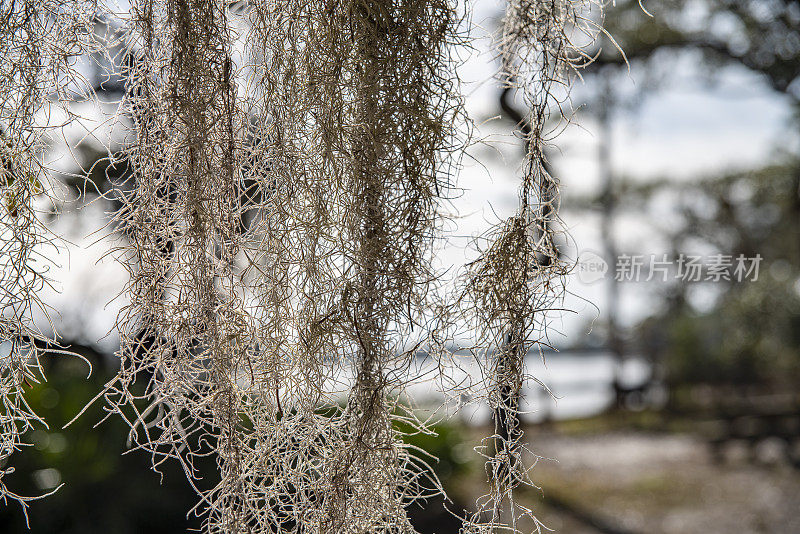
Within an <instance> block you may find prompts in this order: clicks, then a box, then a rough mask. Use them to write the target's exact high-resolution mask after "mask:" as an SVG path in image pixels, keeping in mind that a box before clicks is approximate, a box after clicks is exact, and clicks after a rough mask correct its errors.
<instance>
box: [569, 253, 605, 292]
mask: <svg viewBox="0 0 800 534" xmlns="http://www.w3.org/2000/svg"><path fill="white" fill-rule="evenodd" d="M575 268H576V270H577V271H578V279H579V280H580V281H581V282H583V283H584V284H591V283H593V282H597V281H598V280H602V279H603V278H605V277H606V273H607V272H608V263H607V262H606V260H604V259H603V258H602V257H601V256H600V255H599V254H597V253H595V252H592V251H591V250H584V251H583V252H581V253H580V255H579V256H578V261H577V264H576V266H575Z"/></svg>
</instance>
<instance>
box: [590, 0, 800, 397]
mask: <svg viewBox="0 0 800 534" xmlns="http://www.w3.org/2000/svg"><path fill="white" fill-rule="evenodd" d="M644 7H645V8H646V9H647V10H648V11H649V12H650V13H652V15H653V17H647V16H645V15H643V14H642V13H641V11H640V9H639V2H638V1H636V0H632V1H626V2H618V3H617V5H616V7H615V8H613V9H611V10H610V11H609V16H608V17H607V24H606V27H607V29H608V30H609V32H610V34H611V35H613V36H614V38H615V40H616V41H617V42H618V43H619V45H620V46H621V47H622V49H623V50H625V53H626V56H627V59H628V60H629V61H630V63H631V67H632V68H636V69H637V72H642V71H643V72H645V73H646V77H647V83H645V84H643V86H644V87H645V89H644V91H647V90H648V89H652V88H657V87H658V86H659V84H660V82H661V81H662V78H665V77H667V76H668V75H669V73H670V71H671V69H672V68H673V67H674V66H675V63H676V61H677V60H678V58H681V57H686V55H687V54H689V55H692V57H694V58H695V59H696V61H695V63H698V64H702V65H705V68H703V69H698V70H701V71H702V72H703V73H705V79H704V80H703V81H704V82H706V83H710V84H713V83H715V82H716V81H717V76H716V75H717V73H719V72H721V71H722V70H723V69H724V68H727V67H738V68H744V69H747V70H748V71H750V72H752V73H754V74H755V75H757V76H758V77H760V78H761V79H763V81H764V82H765V84H766V85H767V86H768V87H769V88H771V89H772V90H773V91H774V92H775V94H776V96H777V97H779V98H784V99H786V100H787V101H788V103H789V105H790V106H791V107H792V108H793V109H794V120H793V122H792V124H791V129H792V130H793V131H790V132H787V136H786V137H787V142H786V143H785V144H784V145H782V146H776V147H775V150H774V152H775V155H774V159H773V160H772V161H765V162H764V166H763V168H756V169H751V170H741V171H730V172H726V173H724V174H722V175H704V176H698V177H696V178H695V179H693V180H676V179H675V178H674V177H671V176H665V177H663V179H659V180H654V181H653V180H651V181H646V182H644V181H643V180H641V179H639V180H636V179H633V178H635V177H627V178H624V177H619V178H616V179H615V180H614V183H613V186H609V187H607V188H606V189H605V190H604V191H602V192H601V194H600V195H599V197H597V198H596V199H595V200H594V205H595V207H599V208H600V209H601V210H606V211H607V212H610V211H611V209H613V207H616V206H624V209H625V210H629V211H634V212H636V211H638V212H641V213H642V214H646V213H647V210H648V209H649V208H650V207H651V206H652V205H653V203H655V202H658V200H659V199H660V200H661V201H662V202H663V201H665V199H667V200H666V201H667V202H671V203H672V208H673V211H674V213H675V215H676V217H675V219H674V220H670V223H669V224H668V225H661V226H659V227H658V231H659V232H660V233H661V234H662V235H661V237H662V238H664V239H665V240H666V241H667V242H668V243H669V244H670V250H669V251H668V252H670V253H671V256H672V257H673V258H677V257H678V256H679V255H680V254H681V253H694V252H697V251H698V250H704V251H713V252H712V253H718V254H725V255H731V256H733V258H736V257H737V256H738V255H739V254H743V255H744V256H746V257H755V256H756V255H757V254H760V255H761V257H762V258H763V262H762V263H761V265H760V274H759V277H758V280H757V281H755V282H744V283H742V282H736V281H735V280H733V281H725V280H723V281H721V283H714V284H708V283H705V284H704V283H696V282H679V281H674V282H673V283H671V284H667V285H665V287H664V289H663V290H662V291H661V299H662V303H661V304H662V305H661V306H657V305H656V306H654V307H653V308H654V309H657V310H659V311H658V312H657V313H656V314H655V315H653V316H651V317H649V318H648V319H647V320H645V321H643V322H642V323H640V324H639V325H638V326H637V327H636V328H635V329H634V331H633V332H629V333H628V335H627V337H629V339H628V343H630V344H631V345H633V346H636V347H638V348H640V349H642V350H643V352H644V353H645V354H647V355H648V356H649V357H651V358H652V359H653V360H654V361H655V362H660V363H661V364H663V365H664V366H665V371H666V377H665V378H666V382H667V385H668V387H669V389H670V390H671V391H672V392H673V393H676V392H678V390H681V389H682V388H684V386H689V387H691V386H694V385H697V384H701V383H702V384H711V385H715V386H734V387H737V388H741V387H747V389H748V390H750V391H754V392H761V393H763V392H766V391H774V390H775V389H778V390H783V391H787V390H788V391H797V384H800V228H799V227H798V224H797V223H798V220H800V218H799V217H798V215H800V154H798V153H797V147H795V146H793V145H792V140H793V139H796V134H797V132H800V81H799V79H800V3H797V2H795V1H791V0H702V1H687V0H666V1H662V2H647V3H646V4H645V5H644ZM614 52H615V50H614V47H613V46H610V44H608V43H607V44H606V46H605V47H604V51H603V53H602V54H601V56H600V59H599V60H598V62H597V63H596V64H595V65H594V66H593V67H594V73H595V74H599V75H603V76H609V75H611V76H621V75H624V72H625V68H626V67H625V65H624V60H623V59H622V58H621V57H619V56H618V55H617V54H615V53H614ZM604 98H605V97H604ZM616 104H622V103H616ZM743 135H746V132H743ZM620 178H621V179H620ZM699 294H703V295H704V296H705V297H706V298H705V299H697V298H692V297H693V296H697V295H699ZM709 296H712V297H713V298H711V300H712V302H713V304H712V305H711V306H710V307H709V306H708V305H707V302H708V300H709ZM699 300H703V301H704V303H703V305H699V304H698V301H699ZM611 335H612V336H613V334H611Z"/></svg>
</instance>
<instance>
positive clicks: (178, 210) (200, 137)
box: [0, 0, 592, 534]
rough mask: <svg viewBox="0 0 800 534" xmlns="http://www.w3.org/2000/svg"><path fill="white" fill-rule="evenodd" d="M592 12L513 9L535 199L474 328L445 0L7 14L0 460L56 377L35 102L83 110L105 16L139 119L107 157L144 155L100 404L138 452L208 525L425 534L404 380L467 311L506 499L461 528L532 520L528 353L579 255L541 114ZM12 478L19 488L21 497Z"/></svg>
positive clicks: (493, 496)
mask: <svg viewBox="0 0 800 534" xmlns="http://www.w3.org/2000/svg"><path fill="white" fill-rule="evenodd" d="M588 4H589V2H588V0H587V1H586V2H584V1H578V0H555V1H546V2H545V1H543V0H512V2H511V3H510V4H509V7H508V12H507V16H506V20H505V27H504V33H503V38H502V40H501V43H500V52H501V56H502V58H503V62H504V63H503V64H504V73H503V79H504V80H505V81H506V82H507V83H509V84H511V85H513V86H514V87H519V88H522V89H523V90H524V94H525V101H526V103H527V104H528V105H529V107H530V108H531V114H530V115H529V117H528V118H527V125H528V130H526V131H527V132H528V133H527V146H528V154H527V158H526V162H525V166H524V170H523V178H522V185H521V188H520V207H519V210H518V212H517V214H516V215H515V216H514V217H512V218H510V219H509V220H508V221H505V222H504V223H503V224H502V225H500V227H498V228H497V229H496V230H495V231H494V232H493V234H492V239H491V244H490V246H489V247H488V249H487V250H486V251H485V253H484V254H483V255H482V256H481V258H479V260H478V261H477V262H475V263H474V264H472V265H470V267H469V273H468V276H467V284H466V292H465V296H464V298H461V299H458V302H457V304H459V305H463V307H462V309H461V310H460V311H465V312H466V316H463V315H460V314H453V312H454V311H457V309H456V308H457V307H456V306H453V305H452V303H449V302H439V301H437V300H435V298H434V295H435V294H436V290H437V289H438V288H437V283H438V281H439V279H440V273H438V272H436V271H435V270H434V269H433V267H432V256H433V251H432V248H433V245H434V243H435V242H436V239H437V236H438V235H439V232H440V229H441V226H442V221H443V220H444V219H445V213H444V211H443V209H442V206H443V203H444V202H446V201H447V200H448V197H447V195H448V194H450V191H452V189H453V187H454V183H453V181H454V180H453V178H454V176H453V175H454V172H455V170H457V167H458V163H459V155H460V154H461V152H462V149H463V147H464V140H463V139H462V138H461V137H460V135H459V134H458V129H459V125H460V124H462V123H463V122H465V118H464V116H463V108H462V98H461V96H460V93H459V80H458V76H457V74H456V66H457V59H456V54H457V52H456V48H457V47H458V46H460V45H463V44H464V43H465V37H464V36H463V35H461V34H460V28H461V22H462V20H461V19H462V14H461V12H460V11H459V9H460V8H458V7H457V6H456V4H455V3H454V2H453V1H451V0H327V1H325V2H301V1H299V0H270V1H266V0H254V1H251V2H247V3H239V2H235V3H230V2H227V1H223V0H133V1H132V2H131V6H130V10H129V11H126V12H125V13H116V14H114V13H104V12H102V9H100V8H99V7H98V6H97V5H96V4H93V3H88V2H87V3H84V2H74V3H70V4H68V5H67V4H63V3H62V2H60V1H58V0H47V1H46V2H45V3H44V4H42V3H41V2H36V3H34V2H30V1H23V2H13V3H11V7H10V8H9V9H10V10H9V11H8V13H6V12H5V11H3V13H2V16H3V18H2V24H4V26H3V27H1V28H0V33H1V34H2V35H3V37H4V40H3V41H2V43H0V49H1V50H2V51H3V53H4V58H9V59H10V61H9V60H7V61H6V62H5V63H4V64H3V66H2V67H0V69H2V70H0V73H2V89H3V91H2V94H3V95H5V96H3V97H2V98H4V100H3V101H2V102H1V104H2V107H1V108H0V111H1V112H2V116H0V121H1V122H0V126H2V147H0V149H2V154H0V155H2V165H3V166H2V173H3V174H2V181H0V185H2V187H3V189H2V190H3V210H4V211H3V219H2V232H3V236H2V237H3V241H2V246H3V249H2V253H3V256H2V260H1V261H2V262H3V275H2V276H3V280H2V282H3V287H4V290H5V294H4V295H5V296H4V298H3V301H2V306H3V313H2V315H0V321H2V322H0V333H1V334H2V336H3V339H2V341H3V342H8V343H10V346H11V353H10V354H9V355H8V356H3V357H2V375H0V388H2V390H1V393H2V399H3V402H4V406H5V410H4V412H3V414H2V418H0V425H1V426H2V443H1V445H2V450H0V461H1V462H5V460H6V459H7V457H8V455H9V454H11V452H13V451H14V450H15V449H17V448H18V446H19V443H20V436H21V434H22V433H23V432H25V431H26V430H27V429H28V428H29V427H30V426H31V424H33V423H34V422H40V423H42V421H41V420H39V419H38V417H37V416H36V415H35V414H34V413H33V412H32V411H31V410H30V409H29V407H28V406H27V405H26V404H25V400H24V395H23V388H24V384H25V383H26V382H27V381H33V380H37V379H38V378H41V368H40V367H39V364H38V357H39V355H40V351H41V347H44V346H48V343H49V346H55V345H54V342H55V339H54V338H48V337H47V336H46V335H45V334H43V333H41V332H40V331H39V330H37V329H36V327H35V325H34V323H33V315H34V312H35V309H36V308H38V309H41V310H42V311H45V312H46V305H45V304H44V303H41V302H40V301H39V300H38V296H37V295H38V294H39V292H40V291H41V289H42V287H43V286H44V285H45V284H46V283H47V279H46V278H45V274H46V271H45V269H44V268H43V267H42V265H41V263H40V261H41V260H40V259H39V258H40V255H41V252H40V249H41V246H42V245H43V244H47V243H48V242H49V240H50V239H51V237H49V236H48V235H47V234H46V231H45V230H46V229H45V227H44V226H43V225H42V223H41V222H40V221H39V219H38V218H37V217H38V214H39V211H37V210H39V209H40V208H39V207H37V206H39V205H40V204H41V203H40V200H41V199H42V198H44V197H45V196H46V195H48V194H51V192H52V191H53V187H50V186H49V185H48V183H49V182H48V176H49V171H48V170H47V169H45V168H44V167H43V163H42V155H41V154H42V147H43V143H44V141H43V139H44V137H43V135H44V134H43V131H44V129H45V128H43V127H40V126H37V123H36V115H37V113H39V111H40V109H41V108H43V107H46V106H47V105H60V104H65V107H66V104H68V103H69V102H70V101H74V100H75V98H76V97H75V95H74V94H67V93H66V89H65V87H66V85H64V84H65V83H67V81H68V80H72V81H70V82H69V83H72V84H73V85H75V83H77V85H81V83H80V76H79V74H78V71H76V70H75V69H73V63H71V60H70V58H72V57H77V56H79V55H83V56H87V55H89V54H91V53H96V52H97V51H98V50H99V46H100V45H99V43H98V42H95V40H94V39H93V38H90V34H91V33H92V32H91V31H90V28H91V27H92V24H93V23H95V22H97V21H98V20H101V19H102V20H106V19H107V20H109V21H111V20H113V21H115V22H114V24H116V29H115V30H114V31H113V32H112V33H113V35H114V37H113V38H114V40H115V42H114V46H115V50H117V51H118V52H119V56H118V57H115V58H108V59H109V60H114V61H118V62H119V63H121V72H119V73H118V74H119V75H120V76H121V77H122V78H123V79H124V80H125V94H124V96H123V98H122V102H121V104H120V109H119V113H118V116H119V118H120V120H121V121H122V122H123V123H124V125H125V126H126V127H127V128H128V138H127V139H126V142H125V143H124V146H125V148H124V150H123V151H122V152H121V153H119V154H116V155H114V156H110V157H109V159H110V163H111V164H115V163H118V162H121V161H117V160H124V162H125V163H126V165H127V166H128V168H129V169H130V170H131V172H130V174H129V175H126V177H125V179H124V180H123V181H122V182H119V183H115V184H113V185H114V188H113V190H112V193H110V194H111V195H113V196H114V198H115V200H116V201H117V202H118V203H119V204H120V205H121V206H122V208H121V209H119V210H118V211H117V212H116V214H115V216H114V220H113V223H112V225H111V228H113V230H114V233H113V234H112V235H113V236H114V238H115V239H117V243H118V246H117V247H116V248H115V250H114V252H115V253H116V255H117V256H118V258H119V259H120V261H121V262H122V263H123V265H125V266H126V268H127V270H128V273H129V282H128V284H127V286H126V288H125V291H124V295H125V298H126V300H127V302H128V304H127V306H126V307H125V308H124V309H123V310H122V312H121V313H120V315H119V317H118V318H117V329H118V331H119V334H120V349H119V352H118V357H119V360H120V370H119V373H118V375H117V376H116V377H115V379H114V380H112V381H110V382H109V383H108V384H106V387H105V389H104V390H103V391H102V392H100V394H99V395H98V396H97V399H101V398H102V400H103V401H104V402H105V404H106V409H107V411H108V414H109V416H111V415H113V414H116V415H117V416H120V417H122V418H123V419H124V420H125V421H126V422H127V424H128V425H129V427H130V431H129V436H128V441H129V445H130V446H131V447H132V448H134V449H141V450H143V451H146V452H147V453H149V454H150V455H151V457H152V462H153V467H154V469H156V470H159V468H160V466H161V465H162V464H163V463H164V462H167V461H175V462H178V463H180V465H181V466H182V467H183V470H184V472H185V474H186V477H187V479H188V481H189V483H190V484H191V485H192V487H193V488H194V489H195V490H196V492H197V494H198V504H197V506H196V507H195V509H194V510H193V511H194V512H195V513H196V514H198V515H199V516H202V517H203V518H204V530H205V531H207V532H213V533H216V532H219V533H235V532H284V531H288V532H316V533H329V532H334V533H354V534H355V533H365V532H370V533H377V532H387V533H388V532H392V533H395V532H413V528H412V526H411V524H410V522H409V520H408V518H407V515H406V508H407V507H408V506H409V505H410V504H411V503H414V502H416V501H419V500H421V499H425V498H428V497H431V496H435V495H437V494H440V493H442V488H441V486H440V484H439V482H438V480H437V479H436V476H435V474H434V473H433V471H432V470H431V468H430V466H429V465H428V462H427V461H426V458H425V455H424V452H423V453H420V451H416V450H414V449H412V448H411V447H409V446H408V445H406V444H405V442H404V440H403V435H402V434H401V432H400V431H399V430H398V428H403V429H405V432H412V433H429V432H432V431H431V430H430V429H429V428H428V427H427V426H426V424H425V422H424V421H420V420H418V419H417V413H416V412H415V411H414V409H413V406H412V405H411V403H410V401H409V395H408V393H407V386H408V385H409V384H411V383H412V382H414V381H416V380H419V379H421V377H419V376H418V375H417V373H418V371H417V366H416V365H415V359H414V358H415V354H416V353H417V352H418V351H419V350H420V349H422V348H424V347H427V350H428V351H429V354H431V355H432V356H442V357H444V356H452V355H448V354H447V350H444V349H443V347H444V346H445V345H446V342H447V341H448V340H447V339H442V336H443V335H444V333H445V332H447V331H448V329H449V328H450V327H452V326H453V325H454V324H456V323H458V322H459V321H461V320H462V319H463V318H464V317H466V318H467V319H468V322H470V321H471V322H470V324H471V325H473V326H474V327H475V331H476V332H477V336H478V339H477V344H476V349H475V350H476V353H477V361H480V362H483V361H486V360H488V361H490V362H491V364H490V366H489V367H488V371H489V372H488V373H486V375H485V383H484V384H483V386H484V387H483V389H484V390H486V391H488V392H489V393H488V394H487V398H488V399H489V402H490V404H491V406H492V408H493V410H494V413H495V435H494V436H493V437H491V438H489V441H490V442H491V444H490V445H491V447H490V449H491V450H488V448H487V450H482V451H483V453H484V454H485V456H487V458H488V462H487V474H488V478H489V482H490V486H491V490H490V493H489V494H488V495H487V496H486V497H485V498H484V499H482V500H481V501H480V503H479V504H480V505H481V510H480V511H479V512H478V513H476V514H475V515H474V516H472V517H470V518H467V519H466V520H465V531H466V532H472V531H486V532H488V531H497V530H498V529H503V528H505V529H510V530H513V531H516V530H518V529H519V527H518V520H519V518H520V517H521V516H524V515H528V516H529V517H530V518H531V519H532V520H533V521H534V525H535V527H536V528H537V529H538V526H539V523H538V522H537V521H536V520H535V518H534V517H533V514H532V512H531V511H530V510H526V509H522V508H521V507H519V506H517V505H515V504H514V501H513V490H514V489H515V488H516V487H517V486H518V485H519V484H521V483H522V484H529V483H530V479H529V477H528V475H527V468H526V467H525V466H524V464H523V458H522V450H523V445H522V442H521V432H520V429H519V421H518V417H517V414H518V409H519V396H520V391H521V388H522V386H523V383H524V382H525V380H527V376H526V374H525V370H524V365H523V363H524V362H523V358H524V355H525V354H526V353H527V352H528V351H529V350H530V349H531V348H532V347H533V346H535V345H536V344H540V345H541V344H543V343H545V342H546V337H545V330H544V329H545V326H546V324H545V323H546V312H547V310H548V309H549V308H551V307H552V305H553V303H554V301H555V299H557V298H558V295H559V292H560V290H561V289H560V288H561V286H560V281H559V278H560V277H561V276H562V275H563V274H564V273H565V269H566V268H565V266H564V264H563V262H562V261H561V260H560V258H559V256H558V253H557V250H556V245H555V243H556V239H555V237H554V236H555V233H556V231H557V227H556V224H557V207H558V194H557V190H558V183H557V180H556V179H555V178H554V177H553V176H552V175H551V174H550V173H549V172H548V170H547V166H546V161H545V156H544V150H545V146H546V143H547V142H548V135H549V133H548V132H549V129H548V126H547V125H546V121H547V119H548V118H549V117H551V116H561V115H560V107H561V104H562V103H563V102H564V101H565V100H564V98H565V96H566V95H565V94H564V90H563V88H564V87H568V85H569V82H570V80H571V79H572V72H573V71H574V70H575V69H577V68H579V66H580V65H581V63H582V62H584V61H586V59H587V58H586V57H585V55H583V53H582V51H581V48H580V47H579V46H577V45H573V44H572V41H571V38H572V37H573V35H574V34H575V33H576V32H577V33H580V32H584V33H588V34H590V36H591V34H592V23H591V22H588V19H586V20H585V19H583V18H582V17H583V16H584V15H586V8H587V6H588ZM3 10H6V7H5V5H4V7H3ZM105 44H108V43H105ZM112 63H113V61H112ZM84 93H85V94H84V97H85V98H88V97H91V96H92V95H91V90H89V91H88V92H87V91H84ZM87 94H88V96H86V95H87ZM84 97H82V98H84ZM67 115H68V116H70V117H71V116H72V115H71V114H69V113H67ZM48 127H49V126H48ZM109 152H110V151H109ZM434 325H435V326H434ZM439 363H440V366H439V367H438V368H437V369H436V370H437V371H438V373H439V375H438V376H439V377H440V378H443V377H444V375H445V374H446V373H447V372H449V369H448V367H447V366H446V365H445V363H444V359H442V360H441V361H440V362H439ZM209 455H212V456H213V457H214V458H215V459H216V462H217V468H218V469H217V473H216V477H215V478H213V479H208V478H206V479H204V478H201V476H200V473H199V472H198V471H197V470H196V468H195V463H196V461H197V460H198V459H199V458H201V457H205V456H209ZM4 465H5V464H4ZM3 469H5V471H0V496H1V497H3V498H5V497H12V498H17V499H20V500H21V501H22V502H23V503H24V501H25V498H23V497H18V496H16V495H15V494H13V493H12V492H11V491H10V490H8V489H7V488H6V487H5V485H4V484H3V481H2V476H3V475H4V474H5V473H8V472H10V470H11V468H10V467H4V468H3ZM504 501H505V502H508V503H509V504H508V505H507V507H506V508H503V506H504V505H503V502H504ZM504 510H505V512H504ZM487 518H488V520H487Z"/></svg>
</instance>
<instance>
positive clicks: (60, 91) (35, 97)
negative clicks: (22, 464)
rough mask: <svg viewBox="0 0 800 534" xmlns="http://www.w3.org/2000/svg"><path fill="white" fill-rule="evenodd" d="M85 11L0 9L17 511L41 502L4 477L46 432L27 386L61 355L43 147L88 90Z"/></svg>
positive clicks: (5, 361) (38, 5)
mask: <svg viewBox="0 0 800 534" xmlns="http://www.w3.org/2000/svg"><path fill="white" fill-rule="evenodd" d="M90 14H91V9H90V7H89V5H88V2H71V3H70V4H67V5H64V4H62V2H60V1H58V0H45V1H41V2H40V1H29V0H24V1H15V2H3V3H2V4H0V57H2V58H3V61H2V62H0V191H2V198H0V203H2V206H0V288H2V297H0V343H1V344H2V346H3V353H2V355H0V400H1V401H2V408H0V432H1V434H0V499H2V500H3V501H6V500H7V499H9V498H10V499H13V500H16V501H18V502H19V503H20V504H21V505H22V507H23V511H25V510H26V508H27V504H26V502H27V501H30V500H33V499H35V498H39V497H40V496H23V495H17V494H16V493H14V491H13V490H12V489H10V488H8V487H7V486H6V482H5V480H4V477H5V476H6V475H8V474H10V473H13V472H14V467H13V465H12V464H11V463H10V462H11V459H10V456H11V455H12V454H13V453H14V452H15V451H18V450H20V448H21V447H22V445H23V443H22V435H23V434H24V433H25V432H26V431H28V430H30V429H32V428H33V427H34V426H35V425H42V426H44V427H46V426H47V424H46V422H45V421H43V420H42V419H41V418H40V417H39V416H37V415H36V413H34V411H33V410H32V409H31V407H30V406H29V404H28V403H27V401H26V399H25V390H26V388H28V389H29V388H31V387H33V384H35V383H38V382H40V381H42V380H44V379H45V376H44V373H43V369H42V366H41V365H40V359H41V358H42V356H43V355H44V354H47V353H50V354H58V353H66V351H64V350H63V349H61V348H60V347H59V346H58V344H57V343H56V338H55V335H56V334H55V333H54V332H53V329H52V328H51V329H50V331H48V330H47V329H46V328H42V326H43V324H42V323H45V324H47V323H48V322H49V323H50V326H51V327H52V321H50V313H51V310H50V309H49V308H48V306H47V304H46V303H45V302H43V301H42V299H41V293H42V292H43V291H44V290H45V289H48V288H49V287H50V286H51V283H52V280H51V279H50V278H49V277H48V271H49V270H50V269H51V268H52V267H53V265H52V263H51V261H50V260H49V258H52V257H53V255H54V253H55V252H57V250H58V247H59V246H60V245H59V240H58V237H57V236H54V235H53V234H52V233H50V232H49V230H48V228H47V227H46V226H45V224H44V219H45V218H46V217H48V216H49V215H51V214H52V213H53V211H54V210H55V209H56V206H57V205H58V204H59V203H60V202H59V201H60V200H61V198H60V193H61V192H60V191H59V189H58V187H57V184H56V183H54V182H53V181H52V180H51V178H50V174H49V173H48V172H47V166H46V161H45V160H46V157H45V150H46V146H47V144H48V136H49V135H50V133H51V132H53V131H56V130H58V129H60V128H64V127H65V126H67V125H68V124H69V123H70V122H72V120H73V119H74V117H72V116H70V115H69V114H68V113H64V111H65V108H64V107H63V106H62V104H63V103H64V102H67V101H69V100H72V99H74V98H75V95H84V96H85V93H86V91H87V90H90V88H88V87H87V86H86V85H85V80H84V79H83V78H82V77H81V75H80V73H79V72H78V71H77V69H76V68H75V59H76V58H77V57H79V56H81V55H84V54H89V53H91V52H92V51H93V44H94V43H93V39H92V38H91V37H92V36H91V30H90V28H91V25H90ZM34 319H37V321H36V322H34ZM40 321H41V322H40Z"/></svg>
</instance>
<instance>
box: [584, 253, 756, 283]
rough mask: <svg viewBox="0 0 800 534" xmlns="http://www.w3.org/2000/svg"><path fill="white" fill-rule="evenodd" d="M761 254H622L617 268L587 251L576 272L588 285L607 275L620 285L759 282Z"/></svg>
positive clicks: (617, 258)
mask: <svg viewBox="0 0 800 534" xmlns="http://www.w3.org/2000/svg"><path fill="white" fill-rule="evenodd" d="M761 260H762V258H761V255H760V254H756V255H755V256H753V257H748V256H745V255H744V254H739V255H738V256H733V255H729V254H711V255H708V256H696V255H692V254H679V255H677V256H676V257H670V256H669V255H667V254H661V255H656V254H620V255H619V256H617V257H616V258H615V259H614V269H613V272H612V273H609V265H608V263H607V262H606V261H605V260H604V259H603V257H602V256H600V255H599V254H598V253H596V252H592V251H590V250H585V251H583V252H581V253H580V254H579V255H578V261H577V262H576V266H575V270H576V272H577V274H578V279H579V280H580V281H581V282H583V283H584V284H591V283H594V282H598V281H600V280H603V279H604V278H606V277H607V276H611V277H613V279H614V280H616V281H617V282H650V281H651V280H656V281H660V282H667V281H668V280H680V281H682V282H744V281H751V282H755V281H757V280H758V274H759V273H758V271H759V267H760V265H761Z"/></svg>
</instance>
